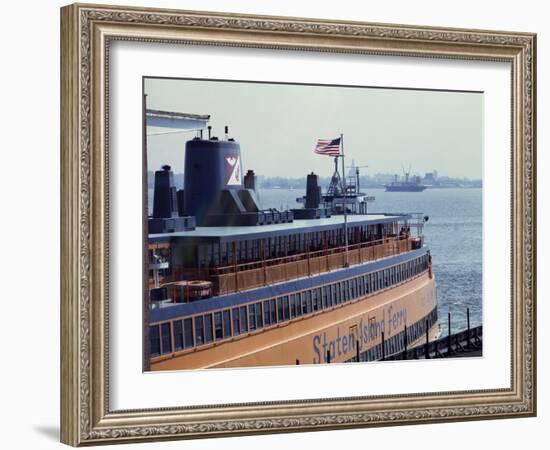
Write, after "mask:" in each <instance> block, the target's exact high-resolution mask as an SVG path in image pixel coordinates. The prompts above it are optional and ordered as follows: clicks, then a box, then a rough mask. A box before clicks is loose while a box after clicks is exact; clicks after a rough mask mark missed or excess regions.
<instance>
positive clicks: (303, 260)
mask: <svg viewBox="0 0 550 450" xmlns="http://www.w3.org/2000/svg"><path fill="white" fill-rule="evenodd" d="M419 245H420V243H419V241H418V238H410V237H405V236H395V237H390V238H385V239H381V240H377V241H370V242H362V243H358V244H353V245H349V246H348V251H347V258H346V249H345V247H336V248H332V249H325V250H318V251H314V252H305V253H299V254H295V255H290V256H284V257H280V258H272V259H265V260H262V261H254V262H246V263H240V264H233V265H230V266H224V267H217V268H200V269H174V268H173V269H172V275H170V276H166V277H164V278H163V280H162V281H163V282H164V283H166V282H171V281H176V280H185V279H187V280H192V279H195V280H197V279H200V280H207V281H211V282H212V292H213V295H223V294H228V293H233V292H239V291H242V290H246V289H253V288H257V287H262V286H268V285H270V284H273V283H278V282H282V281H288V280H293V279H297V278H302V277H306V276H311V275H318V274H321V273H326V272H330V271H332V270H337V269H341V268H343V267H346V259H347V264H349V265H355V264H362V263H365V262H368V261H374V260H376V259H380V258H384V257H387V256H392V255H397V254H399V253H403V252H406V251H409V250H411V249H413V248H415V247H417V246H419Z"/></svg>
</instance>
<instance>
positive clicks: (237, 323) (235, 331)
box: [232, 308, 241, 336]
mask: <svg viewBox="0 0 550 450" xmlns="http://www.w3.org/2000/svg"><path fill="white" fill-rule="evenodd" d="M232 316H233V336H237V335H239V334H241V326H240V320H239V318H240V316H239V308H233V311H232Z"/></svg>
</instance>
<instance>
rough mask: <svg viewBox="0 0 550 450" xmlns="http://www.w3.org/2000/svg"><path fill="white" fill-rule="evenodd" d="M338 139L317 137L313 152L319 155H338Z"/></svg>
mask: <svg viewBox="0 0 550 450" xmlns="http://www.w3.org/2000/svg"><path fill="white" fill-rule="evenodd" d="M340 139H341V138H336V139H319V140H317V145H316V146H315V150H314V152H315V153H317V154H319V155H326V156H339V155H340Z"/></svg>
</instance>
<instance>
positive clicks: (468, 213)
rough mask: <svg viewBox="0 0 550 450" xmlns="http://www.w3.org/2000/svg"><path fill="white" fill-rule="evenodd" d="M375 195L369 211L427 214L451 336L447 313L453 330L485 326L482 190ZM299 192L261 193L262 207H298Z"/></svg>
mask: <svg viewBox="0 0 550 450" xmlns="http://www.w3.org/2000/svg"><path fill="white" fill-rule="evenodd" d="M367 194H368V195H369V196H370V195H373V196H375V197H376V200H375V201H374V202H373V203H370V204H369V212H372V213H376V212H389V213H391V212H421V213H423V214H424V215H427V216H429V220H428V222H427V223H426V224H425V226H424V237H425V242H426V245H428V246H429V247H430V251H431V254H432V262H433V271H434V274H435V277H436V282H437V298H438V310H439V319H440V322H441V326H442V331H443V335H446V333H447V313H449V312H450V313H451V315H452V317H451V321H452V323H451V328H452V332H453V333H454V332H456V331H459V330H463V329H465V328H466V308H470V325H471V326H472V327H474V326H477V325H481V323H482V321H481V320H482V316H481V314H482V288H481V286H482V273H481V269H482V253H481V242H482V241H481V239H482V227H481V211H482V210H481V199H482V190H481V189H459V188H457V189H426V190H425V191H424V192H385V191H384V189H368V190H367ZM302 195H303V191H301V190H288V189H262V190H261V191H260V200H261V204H262V207H264V208H281V206H282V207H283V208H287V205H288V207H290V208H295V207H298V206H296V205H297V204H296V197H299V196H302Z"/></svg>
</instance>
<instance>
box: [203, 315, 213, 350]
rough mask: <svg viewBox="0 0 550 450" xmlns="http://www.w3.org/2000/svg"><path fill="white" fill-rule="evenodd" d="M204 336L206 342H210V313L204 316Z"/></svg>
mask: <svg viewBox="0 0 550 450" xmlns="http://www.w3.org/2000/svg"><path fill="white" fill-rule="evenodd" d="M204 337H205V342H206V343H207V344H208V343H210V342H212V314H206V315H205V316H204Z"/></svg>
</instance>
